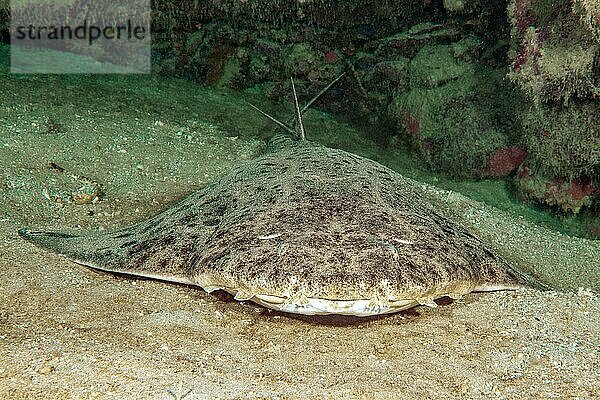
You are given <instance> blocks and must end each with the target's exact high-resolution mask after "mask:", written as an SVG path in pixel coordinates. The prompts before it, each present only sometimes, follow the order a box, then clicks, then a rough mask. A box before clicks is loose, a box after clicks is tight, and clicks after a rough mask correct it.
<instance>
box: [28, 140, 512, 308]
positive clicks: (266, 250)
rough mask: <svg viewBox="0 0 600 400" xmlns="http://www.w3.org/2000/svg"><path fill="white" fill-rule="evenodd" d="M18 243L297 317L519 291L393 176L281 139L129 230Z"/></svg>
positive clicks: (34, 237)
mask: <svg viewBox="0 0 600 400" xmlns="http://www.w3.org/2000/svg"><path fill="white" fill-rule="evenodd" d="M20 234H21V236H23V237H24V238H26V239H27V240H29V241H31V242H33V243H35V244H37V245H39V246H41V247H44V248H46V249H49V250H52V251H54V252H57V253H60V254H63V255H65V256H67V257H68V258H70V259H71V260H73V261H75V262H77V263H80V264H83V265H87V266H90V267H93V268H96V269H101V270H105V271H112V272H120V273H126V274H131V275H138V276H144V277H151V278H156V279H162V280H166V281H173V282H180V283H187V284H192V285H198V286H201V287H202V288H204V289H205V290H206V291H208V292H211V291H213V290H216V289H223V290H226V291H228V292H230V293H232V294H233V295H234V296H235V298H236V299H238V300H251V301H254V302H256V303H259V304H262V305H264V306H266V307H269V308H273V309H276V310H280V311H286V312H293V313H301V314H349V315H359V316H364V315H375V314H382V313H390V312H395V311H399V310H402V309H406V308H410V307H413V306H415V305H418V304H426V305H430V306H434V305H435V303H434V300H435V299H437V298H439V297H443V296H450V297H453V298H458V297H460V296H462V295H464V294H466V293H469V292H472V291H486V290H499V289H511V288H516V287H518V286H519V284H518V283H517V282H516V281H515V279H514V278H513V277H512V276H511V274H510V273H509V272H508V270H507V269H506V267H507V265H506V264H505V263H504V262H503V261H502V260H501V259H500V258H499V257H497V256H496V255H494V254H493V253H492V252H490V251H489V250H488V249H487V248H486V247H485V245H484V244H483V243H482V242H481V241H480V240H479V239H477V238H476V237H474V236H473V235H471V234H470V233H469V232H468V231H467V230H466V229H465V228H464V227H462V226H460V225H458V224H457V223H455V222H453V221H452V220H450V219H449V218H446V217H445V216H443V215H442V214H441V213H440V211H439V210H436V209H435V208H434V207H433V206H431V205H430V204H428V202H427V201H426V200H425V199H424V196H423V195H422V193H421V191H420V189H419V188H418V187H417V186H415V185H414V184H413V183H412V182H411V181H409V180H407V179H406V178H404V177H403V176H402V175H400V174H398V173H396V172H394V171H392V170H390V169H389V168H386V167H384V166H382V165H380V164H378V163H376V162H374V161H371V160H368V159H365V158H363V157H360V156H357V155H353V154H350V153H347V152H345V151H342V150H335V149H330V148H326V147H322V146H319V145H316V144H312V143H310V142H306V141H302V142H299V141H293V140H291V139H285V138H279V139H278V140H276V141H274V143H273V144H272V149H271V151H269V152H267V153H266V154H264V155H263V156H261V157H259V158H257V159H254V160H251V161H249V162H246V163H244V164H242V165H240V166H238V167H236V168H234V169H233V170H232V171H231V172H229V173H228V174H226V175H224V176H222V177H221V178H220V179H219V180H217V181H216V182H215V183H214V184H212V185H210V186H208V187H206V188H204V189H203V190H200V191H198V192H196V193H194V194H192V195H191V196H189V197H188V198H186V199H185V200H183V201H182V202H180V203H178V204H175V205H174V206H173V207H171V208H169V209H167V210H166V211H164V212H163V213H161V214H159V215H157V216H155V217H153V218H151V219H149V220H147V221H144V222H141V223H139V224H137V225H134V226H132V227H129V228H125V229H120V230H117V231H112V232H102V233H92V234H86V235H78V234H66V233H56V232H39V231H32V230H22V231H20Z"/></svg>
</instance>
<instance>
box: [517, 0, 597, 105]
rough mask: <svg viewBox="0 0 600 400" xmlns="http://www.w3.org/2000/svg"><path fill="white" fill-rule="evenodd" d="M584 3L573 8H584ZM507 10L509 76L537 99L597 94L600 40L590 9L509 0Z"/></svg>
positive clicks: (560, 99) (565, 100) (544, 1)
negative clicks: (588, 12) (583, 13)
mask: <svg viewBox="0 0 600 400" xmlns="http://www.w3.org/2000/svg"><path fill="white" fill-rule="evenodd" d="M584 3H585V4H588V3H587V2H586V1H585V0H583V1H580V2H578V4H580V5H579V6H576V7H574V9H576V10H579V9H581V10H585V8H582V5H583V4H584ZM590 7H591V6H590ZM508 12H509V16H510V20H511V23H512V38H513V44H512V48H511V51H510V53H509V55H510V56H511V59H512V68H511V72H510V74H509V77H510V78H511V80H513V81H514V82H515V83H516V84H517V85H518V86H520V87H521V88H522V89H523V90H524V91H525V92H526V93H527V94H528V95H529V96H530V97H531V98H532V99H533V101H534V102H535V103H542V102H562V103H564V104H568V103H569V101H570V100H572V99H574V98H596V99H600V82H598V81H599V80H600V63H598V62H597V59H598V57H599V56H600V41H599V39H598V37H597V24H596V23H595V22H594V21H595V17H594V15H593V14H590V15H589V16H583V17H582V16H581V15H579V14H578V13H577V12H574V11H573V9H572V8H571V7H565V5H564V4H563V3H562V2H554V1H548V0H513V1H512V2H511V3H510V5H509V8H508ZM598 18H600V17H598ZM586 21H588V22H586Z"/></svg>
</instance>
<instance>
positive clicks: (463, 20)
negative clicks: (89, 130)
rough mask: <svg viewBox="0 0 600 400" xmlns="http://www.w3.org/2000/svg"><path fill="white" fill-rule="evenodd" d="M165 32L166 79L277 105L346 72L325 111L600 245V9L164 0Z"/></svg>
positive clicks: (456, 2)
mask: <svg viewBox="0 0 600 400" xmlns="http://www.w3.org/2000/svg"><path fill="white" fill-rule="evenodd" d="M1 9H2V10H4V11H2V12H3V14H0V16H1V15H3V16H4V18H3V19H2V20H4V21H6V15H7V11H6V5H5V6H3V7H1ZM2 26H4V28H6V22H5V23H4V25H2V24H0V27H2ZM153 30H154V33H153V49H152V54H153V63H154V71H155V72H156V73H159V74H166V75H175V76H181V77H185V78H188V79H191V80H193V81H196V82H199V83H201V84H208V85H213V86H218V87H226V88H231V89H235V90H243V91H247V92H254V93H261V94H262V95H263V96H267V97H268V98H270V99H272V100H286V101H287V100H291V98H290V91H289V87H288V79H289V77H290V76H293V77H294V79H295V80H296V86H297V89H298V91H299V95H300V97H301V98H302V99H309V98H311V97H312V96H313V95H314V94H315V93H316V92H318V91H319V90H320V89H321V88H322V87H323V86H325V85H326V84H327V83H328V82H330V81H332V80H333V79H335V78H336V77H337V76H339V75H340V74H341V73H342V72H345V73H346V76H345V77H344V78H343V84H340V85H336V86H335V87H334V88H332V90H330V91H329V92H328V93H326V95H325V96H324V98H323V99H322V100H320V101H319V102H318V104H317V105H316V107H317V108H320V109H321V110H324V111H327V112H331V113H333V114H335V115H336V116H337V117H338V118H342V119H346V120H349V121H351V122H353V123H354V124H357V125H362V126H366V127H369V128H368V129H366V130H367V131H370V132H371V133H370V135H371V137H369V139H372V140H375V141H376V142H378V143H379V144H380V145H382V146H386V147H393V146H398V145H408V146H409V147H410V148H411V149H412V151H413V152H414V153H415V154H416V155H417V156H418V158H419V159H420V160H422V161H423V162H424V164H425V165H427V166H428V168H430V169H431V170H432V171H435V172H438V173H440V174H443V175H446V176H448V177H449V178H459V179H507V180H509V181H510V183H511V189H512V192H513V194H514V195H515V196H516V197H518V198H520V199H521V200H523V201H524V202H528V203H531V204H537V205H539V206H542V207H545V208H548V209H549V210H550V211H552V212H555V213H561V214H563V215H565V216H572V215H578V216H579V217H580V218H582V221H584V220H586V221H588V222H586V223H587V224H588V225H589V229H588V236H590V237H595V238H598V237H600V225H599V224H598V222H597V221H598V215H599V214H600V191H599V190H598V186H599V185H600V166H599V165H600V2H597V1H595V0H562V1H555V0H511V1H493V2H489V1H483V0H444V1H440V0H407V1H389V0H355V1H339V0H276V1H258V0H224V1H165V0H157V1H154V2H153ZM590 220H593V221H596V222H589V221H590Z"/></svg>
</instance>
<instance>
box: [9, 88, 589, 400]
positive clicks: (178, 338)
mask: <svg viewBox="0 0 600 400" xmlns="http://www.w3.org/2000/svg"><path fill="white" fill-rule="evenodd" d="M5 78H6V77H2V79H3V80H2V81H1V82H0V85H2V88H0V89H1V90H2V93H7V95H6V96H4V97H3V99H2V103H1V104H0V107H1V108H0V119H1V121H0V122H1V125H0V130H1V131H0V133H1V134H0V398H2V399H63V398H72V399H80V398H81V399H87V398H98V399H145V398H148V399H170V398H177V396H178V394H179V397H181V396H182V395H184V394H187V395H186V397H184V398H185V399H202V398H241V399H254V398H281V399H300V398H302V399H305V398H315V399H316V398H336V399H342V398H367V399H370V398H411V399H428V398H431V399H434V398H435V399H440V398H448V399H452V398H456V399H458V398H460V399H462V398H497V399H532V398H539V399H548V398H556V399H565V398H567V399H575V398H579V399H597V398H600V359H599V353H600V300H599V298H598V295H597V294H596V292H597V291H598V289H599V287H598V284H599V283H598V282H599V281H600V279H598V269H599V268H598V264H599V262H598V260H599V259H600V245H599V244H598V241H586V240H583V239H577V238H571V237H569V236H565V235H560V234H558V233H555V232H551V231H549V230H547V229H546V228H544V227H540V226H536V225H533V224H531V223H529V222H526V221H524V220H523V219H521V218H519V217H518V216H514V215H509V214H507V213H504V212H501V211H499V210H497V209H495V208H493V207H490V206H486V205H483V204H480V203H477V202H475V201H472V200H469V199H467V198H465V197H464V196H461V195H459V194H456V193H450V192H442V191H438V190H436V189H434V188H431V187H428V188H427V191H428V192H429V193H430V194H431V197H432V201H437V202H439V203H440V204H442V206H444V207H448V208H449V209H451V210H452V212H453V213H455V214H456V217H457V218H459V219H461V220H462V221H463V222H464V223H466V224H467V225H469V226H470V227H471V228H472V229H474V230H475V231H476V232H477V233H478V234H479V235H480V236H482V237H484V238H485V240H487V241H488V242H489V243H490V245H491V246H492V247H494V248H496V249H497V250H498V251H499V252H500V253H501V254H502V255H503V256H505V257H506V258H507V259H509V260H510V261H511V262H513V263H515V265H517V266H518V267H519V268H520V269H522V270H525V271H527V272H528V273H531V274H533V275H535V276H536V277H537V278H538V279H541V280H543V281H544V282H546V283H548V284H551V285H552V286H553V287H555V288H558V289H561V290H562V291H560V292H559V291H547V292H540V291H537V290H533V289H522V290H518V291H514V292H496V293H481V294H471V295H468V296H466V297H464V298H463V299H462V300H460V301H454V302H452V303H449V304H448V302H442V303H443V304H440V306H439V307H437V308H427V307H417V308H415V309H413V310H409V311H407V312H403V313H400V314H395V315H391V316H387V317H381V318H368V319H359V318H354V319H352V318H316V317H294V316H291V315H285V314H279V313H276V312H272V311H269V310H266V309H263V308H261V307H258V306H255V305H253V304H251V303H238V302H236V301H232V300H231V298H230V297H228V296H225V295H223V294H218V293H217V294H216V295H215V294H212V295H209V294H206V293H204V292H203V291H202V290H201V289H198V288H194V287H188V286H182V285H174V284H165V283H161V282H157V281H152V280H141V279H131V278H125V277H121V276H114V275H110V274H104V273H99V272H95V271H92V270H90V269H87V268H85V267H82V266H79V265H76V264H73V263H71V262H69V261H68V260H66V259H63V258H61V257H58V256H56V255H53V254H50V253H48V252H45V251H42V250H40V249H37V248H35V247H34V246H32V245H30V244H28V243H26V242H24V241H23V240H21V239H20V238H19V237H18V236H17V234H16V231H17V229H18V228H19V227H22V226H25V225H27V226H36V227H44V228H55V229H66V230H80V229H81V230H86V229H111V228H114V227H117V226H123V225H127V224H129V223H132V222H134V221H137V220H140V219H142V218H144V217H147V216H150V215H153V214H155V213H157V212H158V211H160V210H162V209H164V208H165V207H167V206H168V205H169V204H171V203H173V202H174V201H176V200H177V199H179V198H181V197H182V196H184V195H185V194H187V193H190V192H192V191H194V190H197V189H198V188H200V187H202V186H203V185H204V184H206V183H207V182H210V181H211V180H212V179H214V178H215V177H216V176H218V175H219V174H220V173H222V172H224V171H226V170H228V169H230V168H231V167H232V166H233V165H234V164H235V163H236V162H239V161H240V160H244V159H249V158H252V157H255V156H256V155H257V154H259V152H260V151H261V148H262V147H263V144H262V142H261V141H259V140H258V139H256V136H254V137H255V138H252V137H251V136H246V135H244V134H243V133H240V132H243V129H244V127H243V126H242V127H237V128H236V127H235V126H233V125H235V124H233V125H232V123H231V119H232V118H233V119H235V118H238V116H242V115H245V113H246V111H243V108H244V107H245V106H244V105H243V103H241V102H238V101H237V100H235V99H234V100H231V101H232V102H231V103H227V104H229V107H231V108H230V109H223V110H222V112H221V113H216V112H213V113H212V114H211V112H212V111H210V110H209V105H214V104H217V103H219V102H223V101H225V102H227V101H229V100H228V99H227V95H226V94H223V93H219V92H211V91H202V92H198V93H186V92H185V90H184V89H181V88H179V87H177V83H169V84H165V85H166V86H164V85H163V87H162V88H157V89H156V91H154V92H153V91H150V92H148V91H149V90H150V89H148V87H138V88H136V87H126V88H123V87H121V86H120V84H119V81H116V83H115V82H113V83H111V84H108V85H104V86H102V85H101V86H99V88H96V89H95V86H94V85H93V84H90V86H89V87H86V88H81V87H80V86H78V84H77V83H72V85H70V84H69V82H66V83H65V81H64V80H61V78H48V79H43V78H37V79H38V80H37V81H35V80H34V81H30V80H26V81H21V80H19V79H16V78H11V79H5ZM95 90H96V91H95ZM61 91H62V92H61ZM65 91H68V92H70V93H72V96H69V97H68V98H66V99H65V97H64V94H65ZM111 91H113V92H114V97H111V96H113V95H110V96H109V95H106V93H113V92H111ZM103 95H104V96H106V98H103V97H102V96H103ZM120 95H122V96H120ZM177 95H179V96H181V97H180V98H178V97H177ZM128 96H129V97H128ZM136 96H139V97H140V98H141V100H138V101H139V103H136V102H135V101H136V100H135V99H134V98H135V97H136ZM144 96H146V97H144ZM184 97H191V98H192V99H193V104H194V106H193V108H192V109H193V110H194V111H193V112H192V111H191V108H190V107H192V106H190V105H189V104H180V103H178V101H179V100H180V99H181V98H184ZM116 98H120V99H121V100H120V102H119V101H118V102H116V103H115V102H112V100H114V99H116ZM150 98H151V99H154V100H153V101H155V102H156V103H154V104H150V105H149V106H148V108H147V109H146V108H144V104H147V102H148V101H150V100H148V99H150ZM90 99H92V100H90ZM129 100H131V101H129ZM161 102H162V103H161ZM161 104H163V105H170V106H172V109H170V110H167V111H164V110H165V109H166V108H165V107H163V108H160V107H161ZM223 104H225V103H223ZM223 107H225V106H223ZM159 109H160V110H163V111H161V112H158V111H156V110H159ZM203 109H206V110H207V111H206V113H207V115H208V114H210V116H209V117H206V118H205V119H203V118H202V117H203V114H202V112H203ZM184 114H187V115H184ZM49 118H52V119H53V120H57V121H54V122H56V123H57V124H59V125H60V126H59V127H58V128H59V129H56V131H57V132H53V130H52V129H49V127H52V125H53V124H50V125H49V124H48V119H49ZM313 119H314V120H315V121H316V122H314V121H313V126H312V128H311V129H312V131H313V132H314V131H315V129H316V128H315V126H317V127H318V124H319V123H321V124H324V125H323V126H325V125H327V127H328V129H333V130H335V129H342V128H343V126H342V125H339V126H338V125H335V123H334V122H331V121H329V120H319V118H318V117H314V118H313ZM255 120H256V121H259V122H257V124H258V126H256V127H255V129H257V130H261V129H265V130H267V129H268V123H267V122H265V121H262V120H258V119H255ZM319 121H320V122H319ZM315 124H316V125H315ZM332 124H333V125H332ZM309 126H310V124H309ZM332 126H333V128H332ZM236 129H238V130H236ZM343 129H347V128H343ZM309 132H311V130H309ZM363 150H364V149H363ZM363 152H364V153H368V152H369V150H364V151H363ZM51 162H52V163H54V165H49V163H51ZM56 165H58V166H60V167H61V168H62V169H64V170H63V171H62V172H60V171H59V169H57V168H55V166H56ZM84 177H85V178H84ZM86 178H87V179H86ZM90 181H93V182H98V183H99V184H101V186H102V196H101V200H100V201H98V202H95V203H91V204H83V205H78V204H75V203H74V202H73V201H72V198H71V194H72V193H79V192H85V191H86V190H89V187H88V188H86V185H87V186H89V185H90ZM580 287H581V288H580ZM180 388H181V390H182V391H181V392H178V390H179V389H180ZM169 390H171V391H172V393H171V392H169Z"/></svg>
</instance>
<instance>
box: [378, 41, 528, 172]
mask: <svg viewBox="0 0 600 400" xmlns="http://www.w3.org/2000/svg"><path fill="white" fill-rule="evenodd" d="M476 47H477V42H476V41H475V40H474V39H465V40H462V41H460V42H457V43H453V44H450V45H434V46H425V47H423V48H422V49H421V51H420V52H419V53H418V54H417V55H416V56H415V57H414V58H413V59H412V60H411V62H410V68H409V69H410V90H408V91H406V92H403V93H399V94H398V95H397V96H395V98H394V100H393V101H392V103H391V104H390V106H389V108H388V115H389V117H390V119H391V120H392V121H394V123H395V125H396V127H397V129H398V131H399V132H400V133H401V135H402V136H403V137H404V138H405V139H406V141H407V142H408V143H409V144H410V145H411V147H412V148H413V149H414V150H415V151H416V152H417V154H418V155H419V156H420V158H421V159H423V160H424V161H425V162H426V163H427V164H428V165H429V167H430V168H432V169H433V170H436V171H439V172H443V173H445V174H447V175H451V176H459V177H480V176H495V177H497V176H504V175H507V174H509V173H511V172H512V171H514V170H515V169H516V168H517V167H518V165H519V164H520V162H522V161H523V159H524V157H523V156H522V154H523V151H522V149H520V150H521V151H520V152H518V151H513V149H512V148H511V138H510V135H509V132H512V131H514V129H513V128H512V127H513V125H514V122H513V121H512V117H513V111H511V107H513V105H514V104H518V103H515V102H514V99H515V96H514V94H513V93H511V92H510V90H508V89H507V88H506V87H505V85H503V80H504V71H503V70H501V69H494V68H490V67H487V66H484V65H481V64H478V63H476V62H475V60H474V59H473V58H472V57H471V53H472V49H473V48H476ZM499 88H501V89H500V90H499ZM517 98H518V96H517ZM503 151H504V153H503ZM506 152H508V153H506ZM505 153H506V154H505ZM513 153H515V154H513ZM517 153H519V154H517Z"/></svg>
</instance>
